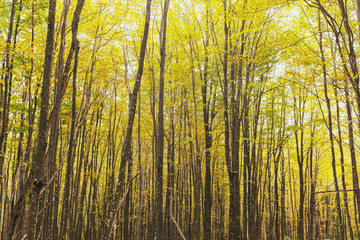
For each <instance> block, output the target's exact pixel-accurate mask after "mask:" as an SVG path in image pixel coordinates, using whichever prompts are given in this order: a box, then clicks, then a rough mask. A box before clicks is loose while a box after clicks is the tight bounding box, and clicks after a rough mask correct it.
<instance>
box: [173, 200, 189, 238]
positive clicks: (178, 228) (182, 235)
mask: <svg viewBox="0 0 360 240" xmlns="http://www.w3.org/2000/svg"><path fill="white" fill-rule="evenodd" d="M169 215H170V219H171V221H172V222H173V223H174V224H175V226H176V229H177V230H178V232H179V234H180V236H181V238H182V239H183V240H186V238H185V236H184V234H183V232H182V231H181V229H180V227H179V225H178V224H177V222H176V220H175V218H174V216H173V214H172V211H171V206H170V212H169Z"/></svg>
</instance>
